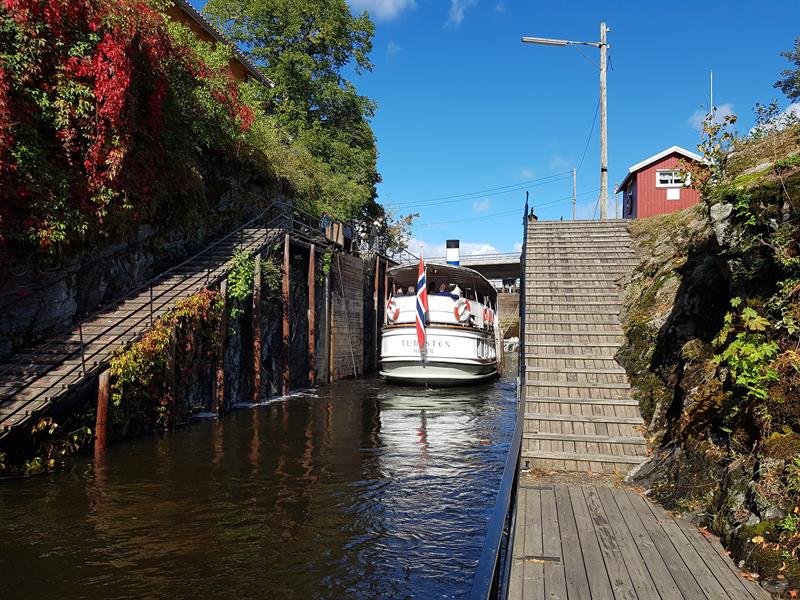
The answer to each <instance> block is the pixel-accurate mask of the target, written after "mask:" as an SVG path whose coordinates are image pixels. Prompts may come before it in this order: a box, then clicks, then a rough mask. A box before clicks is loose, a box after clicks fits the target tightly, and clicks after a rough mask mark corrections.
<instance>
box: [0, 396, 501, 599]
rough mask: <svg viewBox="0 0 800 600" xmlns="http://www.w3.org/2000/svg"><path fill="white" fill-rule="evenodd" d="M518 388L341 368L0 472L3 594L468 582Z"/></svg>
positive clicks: (340, 590) (401, 593)
mask: <svg viewBox="0 0 800 600" xmlns="http://www.w3.org/2000/svg"><path fill="white" fill-rule="evenodd" d="M513 392H514V390H513V384H512V382H511V381H510V380H498V381H496V382H494V383H492V384H488V385H485V386H482V387H477V388H470V389H467V390H463V389H462V390H456V389H451V390H428V391H425V390H420V389H419V388H398V387H386V386H384V385H383V384H382V383H380V382H378V381H376V380H362V381H357V382H349V383H342V384H337V385H334V386H330V387H327V388H325V389H323V390H321V391H320V392H319V393H317V394H307V395H300V396H295V397H292V398H291V399H289V400H287V401H280V402H275V403H272V404H269V405H267V406H263V407H260V408H258V409H256V410H246V411H239V412H237V413H236V414H233V415H230V416H229V417H227V418H226V419H224V420H223V421H221V422H214V421H210V422H205V423H201V424H198V425H196V426H194V427H191V428H189V429H186V430H183V431H179V432H176V433H173V434H171V435H168V436H165V437H163V438H154V439H147V440H138V441H135V442H130V443H127V444H123V445H120V446H116V447H114V448H112V449H111V450H110V451H109V453H108V454H107V455H106V457H105V459H104V460H101V461H98V462H95V463H92V462H89V461H77V462H76V463H75V464H74V465H73V467H72V469H70V470H69V471H66V472H60V473H57V474H55V475H53V476H51V477H50V478H34V479H30V480H17V481H8V482H5V483H4V484H3V485H0V514H1V515H2V521H0V569H2V572H3V579H4V585H3V587H4V592H5V594H8V597H13V598H44V597H53V598H55V597H59V598H60V597H65V598H66V597H69V598H89V597H91V598H98V597H102V598H143V597H147V598H188V597H195V596H198V595H203V596H208V597H214V598H287V599H294V598H298V599H299V598H302V599H306V598H449V597H463V596H464V594H465V593H466V592H467V591H468V589H469V583H470V581H471V578H472V574H473V571H474V567H475V565H476V564H477V560H478V557H479V555H480V550H481V547H482V542H483V534H484V530H485V520H486V517H487V516H488V512H489V510H490V508H491V506H492V503H493V501H494V493H495V490H496V487H497V484H498V482H499V479H500V474H501V470H502V464H503V461H504V459H505V452H506V450H507V445H508V442H509V439H510V435H511V430H512V429H513V418H514V416H513V414H514V410H513V397H514V393H513ZM5 594H4V595H5Z"/></svg>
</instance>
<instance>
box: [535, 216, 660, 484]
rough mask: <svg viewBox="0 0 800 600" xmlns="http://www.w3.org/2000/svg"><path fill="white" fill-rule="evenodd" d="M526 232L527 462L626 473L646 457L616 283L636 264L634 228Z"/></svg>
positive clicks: (583, 226) (622, 224)
mask: <svg viewBox="0 0 800 600" xmlns="http://www.w3.org/2000/svg"><path fill="white" fill-rule="evenodd" d="M527 227H528V231H527V247H526V256H525V290H524V293H525V376H524V381H525V383H524V385H525V388H524V390H523V391H522V392H523V398H524V399H525V427H524V433H523V444H522V463H523V465H526V464H527V466H528V467H529V468H531V469H541V470H563V471H592V472H600V473H610V472H622V473H627V472H628V471H630V470H631V469H632V468H633V467H635V466H636V465H638V464H639V463H641V462H643V461H644V460H645V459H646V457H647V447H646V445H645V441H644V438H643V436H642V429H643V422H642V418H641V415H640V413H639V406H638V404H637V402H636V401H635V400H633V399H632V398H631V395H630V385H629V384H628V380H627V377H626V374H625V371H624V369H622V367H620V366H619V364H618V363H617V361H616V360H615V358H614V356H615V354H616V352H617V350H618V349H619V346H620V344H621V342H622V340H623V332H622V326H621V325H620V322H619V311H620V300H619V282H620V279H621V278H622V277H623V275H625V273H627V272H628V270H629V269H631V268H632V266H633V265H634V264H636V263H637V260H636V255H635V253H634V251H633V247H632V244H631V239H630V235H629V233H628V224H627V222H626V221H624V220H610V221H602V222H600V221H553V222H535V221H531V222H529V223H528V225H527Z"/></svg>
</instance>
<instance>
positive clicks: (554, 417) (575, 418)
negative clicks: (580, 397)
mask: <svg viewBox="0 0 800 600" xmlns="http://www.w3.org/2000/svg"><path fill="white" fill-rule="evenodd" d="M527 401H528V402H530V400H529V399H528V400H527ZM525 420H526V421H527V420H530V421H571V422H574V423H616V424H617V425H643V424H644V421H643V420H642V417H607V416H605V415H562V414H553V413H525Z"/></svg>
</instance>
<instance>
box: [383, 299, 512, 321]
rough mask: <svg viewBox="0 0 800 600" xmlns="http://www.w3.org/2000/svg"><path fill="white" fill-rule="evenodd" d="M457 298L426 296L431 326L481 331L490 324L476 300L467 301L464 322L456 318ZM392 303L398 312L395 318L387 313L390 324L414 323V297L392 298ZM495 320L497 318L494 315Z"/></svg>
mask: <svg viewBox="0 0 800 600" xmlns="http://www.w3.org/2000/svg"><path fill="white" fill-rule="evenodd" d="M457 300H458V298H457V297H455V296H451V295H439V294H432V295H430V296H428V322H429V323H431V324H436V323H443V324H448V325H459V324H460V325H464V326H465V327H468V326H474V327H477V328H479V329H483V328H485V327H487V326H488V325H490V324H491V320H490V319H491V317H490V316H489V315H488V314H487V313H486V312H485V309H486V308H487V307H486V305H485V304H483V303H481V302H478V301H477V300H470V301H469V308H470V310H469V317H468V318H467V319H466V320H463V321H462V320H459V319H457V318H456V314H455V308H456V304H457ZM392 301H393V302H394V303H395V306H396V307H397V310H398V316H397V318H392V315H389V314H388V313H387V317H389V323H390V324H397V325H401V324H408V323H414V322H416V319H417V298H416V296H412V295H408V296H393V297H392ZM494 318H495V319H496V318H497V316H496V315H494Z"/></svg>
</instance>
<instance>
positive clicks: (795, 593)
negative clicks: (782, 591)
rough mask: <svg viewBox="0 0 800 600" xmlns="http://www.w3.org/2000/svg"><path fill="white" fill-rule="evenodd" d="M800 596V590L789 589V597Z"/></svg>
mask: <svg viewBox="0 0 800 600" xmlns="http://www.w3.org/2000/svg"><path fill="white" fill-rule="evenodd" d="M798 596H800V590H789V598H797V597H798Z"/></svg>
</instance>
